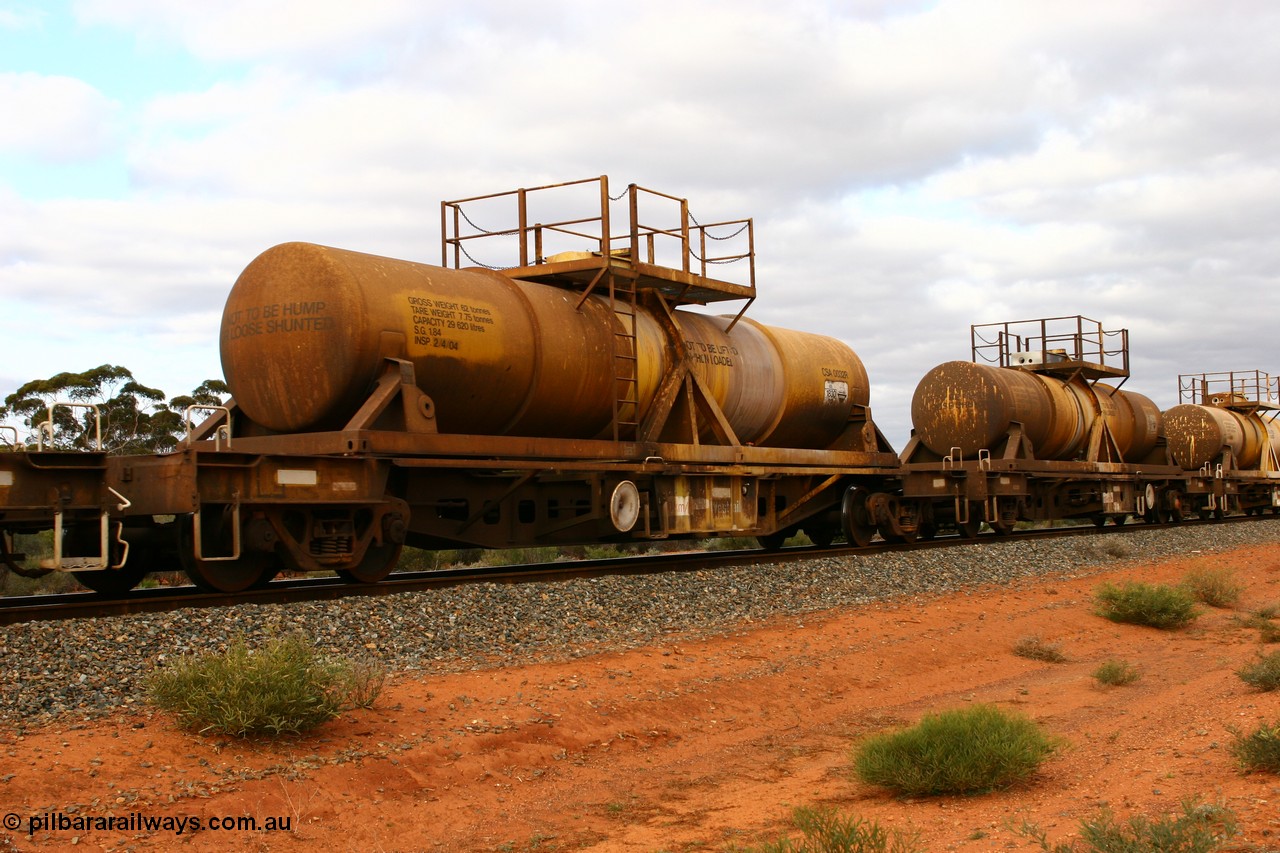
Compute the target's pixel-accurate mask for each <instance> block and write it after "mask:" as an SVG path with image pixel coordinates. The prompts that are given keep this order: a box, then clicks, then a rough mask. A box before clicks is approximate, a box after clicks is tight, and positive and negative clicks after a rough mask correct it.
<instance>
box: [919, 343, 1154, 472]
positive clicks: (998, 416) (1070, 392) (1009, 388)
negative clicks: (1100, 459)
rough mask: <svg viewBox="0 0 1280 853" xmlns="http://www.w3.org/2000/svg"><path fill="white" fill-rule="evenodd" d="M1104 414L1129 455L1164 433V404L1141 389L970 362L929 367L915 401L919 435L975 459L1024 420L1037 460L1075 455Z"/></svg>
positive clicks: (1136, 455)
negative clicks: (1128, 389)
mask: <svg viewBox="0 0 1280 853" xmlns="http://www.w3.org/2000/svg"><path fill="white" fill-rule="evenodd" d="M1099 419H1102V420H1103V421H1104V422H1105V423H1106V425H1107V427H1108V428H1109V430H1110V432H1111V435H1112V436H1113V437H1114V438H1115V441H1116V445H1117V447H1118V448H1119V450H1120V453H1121V457H1122V458H1123V459H1124V460H1126V461H1138V460H1140V459H1142V458H1143V457H1145V456H1146V455H1147V454H1148V453H1150V452H1151V450H1152V449H1153V448H1154V447H1155V444H1156V440H1157V438H1158V437H1159V433H1160V410H1159V409H1158V408H1157V407H1156V405H1155V403H1153V402H1152V401H1151V400H1150V399H1149V398H1147V397H1145V396H1143V395H1142V394H1137V393H1134V392H1132V391H1117V390H1115V389H1114V388H1111V387H1110V386H1107V385H1095V386H1090V385H1088V384H1087V383H1084V382H1081V381H1070V382H1068V381H1064V380H1062V379H1059V378H1057V377H1055V376H1049V375H1045V374H1039V373H1031V372H1029V371H1025V370H1017V369H1014V368H998V367H988V366H987V365H983V364H974V363H972V362H968V361H951V362H947V363H945V364H941V365H939V366H937V367H935V368H934V369H933V370H931V371H929V372H928V373H926V374H925V376H924V378H923V379H921V380H920V384H919V385H918V386H916V392H915V396H914V397H913V398H912V400H911V420H912V424H913V425H914V427H915V430H916V434H917V436H919V438H920V441H921V443H923V444H924V445H925V446H926V447H928V448H929V449H930V450H932V451H933V452H934V453H937V454H938V455H940V456H946V455H948V454H950V453H951V450H952V448H959V450H960V453H961V454H962V456H964V457H966V458H972V457H974V456H975V455H977V452H978V451H979V450H982V449H987V450H990V449H993V448H995V447H997V446H998V445H999V444H1000V442H1001V441H1002V440H1003V439H1004V436H1005V435H1007V433H1008V431H1009V428H1010V427H1011V426H1012V425H1013V424H1014V423H1021V424H1022V429H1023V434H1024V435H1025V436H1026V437H1027V438H1028V439H1029V440H1030V441H1031V444H1032V447H1033V449H1034V452H1035V458H1037V459H1043V460H1070V459H1075V458H1077V457H1078V456H1079V455H1080V453H1081V452H1082V451H1083V450H1084V449H1085V448H1086V446H1087V442H1088V440H1089V434H1090V431H1091V430H1092V429H1093V427H1094V424H1095V423H1096V422H1097V421H1098V420H1099Z"/></svg>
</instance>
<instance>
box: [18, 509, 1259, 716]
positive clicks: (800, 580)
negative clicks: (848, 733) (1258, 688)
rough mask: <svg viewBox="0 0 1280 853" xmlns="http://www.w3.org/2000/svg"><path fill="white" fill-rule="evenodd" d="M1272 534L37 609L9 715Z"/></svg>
mask: <svg viewBox="0 0 1280 853" xmlns="http://www.w3.org/2000/svg"><path fill="white" fill-rule="evenodd" d="M1278 540H1280V520H1276V519H1266V520H1258V521H1255V522H1253V523H1243V524H1228V525H1199V526H1188V527H1185V528H1180V529H1166V530H1150V531H1147V530H1136V531H1128V532H1125V533H1121V534H1111V535H1099V536H1084V537H1073V538H1064V539H1053V540H1039V541H1033V542H1017V541H1011V542H1002V543H999V544H994V545H987V544H974V545H963V546H958V547H952V548H936V549H927V550H919V551H902V552H892V553H883V554H876V555H872V556H857V557H838V558H837V557H826V558H817V559H813V560H807V561H802V562H787V563H781V564H779V563H773V562H768V557H767V555H764V554H762V555H761V562H760V563H757V564H755V565H750V566H737V567H731V568H724V567H717V568H714V569H708V570H704V571H694V572H673V573H667V574H658V575H635V576H613V577H603V578H592V579H574V580H567V581H559V582H550V583H546V582H538V583H525V584H493V583H480V584H474V585H469V586H462V587H455V588H451V589H445V590H438V591H433V592H422V593H404V594H397V595H387V596H380V597H355V598H349V599H345V600H341V601H325V602H306V603H299V604H290V605H251V604H246V605H241V606H238V607H228V608H217V609H209V610H176V611H171V612H168V613H152V614H132V615H127V616H118V617H111V618H100V619H74V620H69V621H65V622H33V623H28V624H22V625H13V626H10V627H8V628H5V629H4V631H3V635H0V674H2V677H3V682H2V683H0V723H3V724H5V725H14V724H22V723H36V722H44V721H47V720H48V719H49V718H50V717H52V716H64V715H65V716H69V717H72V718H92V717H97V716H101V715H103V714H106V713H110V712H113V711H116V710H120V709H122V708H124V709H128V708H137V707H141V706H142V705H143V704H144V703H145V699H144V697H143V692H142V683H143V679H144V677H145V675H146V674H147V673H148V672H149V671H150V670H151V669H152V668H154V667H155V666H157V665H158V664H163V662H164V661H166V660H171V659H173V658H174V657H176V656H178V655H183V654H189V653H192V652H200V651H207V650H216V649H222V648H225V647H226V645H227V643H228V642H229V641H230V640H232V639H233V638H235V637H244V638H245V639H246V640H247V641H248V642H249V643H250V645H251V646H252V645H255V644H257V643H260V642H261V641H262V640H263V639H265V638H267V637H270V636H273V635H280V634H287V633H292V632H302V633H303V634H304V635H305V636H307V637H308V638H310V639H311V640H312V641H313V642H314V643H315V645H316V647H317V648H319V649H320V650H322V651H324V652H326V653H332V654H342V655H362V654H367V655H372V656H374V657H376V658H378V659H379V660H381V661H382V662H383V663H385V664H386V666H387V667H388V669H389V670H391V671H392V672H425V673H432V672H446V671H458V670H466V669H473V668H480V667H486V666H502V665H507V664H513V663H522V662H531V661H542V660H560V659H565V658H568V657H573V656H579V655H583V654H587V653H589V652H591V651H598V650H601V649H608V648H619V647H633V646H637V645H642V644H648V643H652V642H654V641H656V640H660V639H661V638H663V637H669V636H670V635H672V634H676V633H678V634H680V635H682V636H690V635H699V634H707V633H715V632H721V631H726V630H731V629H735V628H738V627H741V625H742V623H745V622H753V621H759V620H762V619H767V618H770V617H775V616H780V615H794V614H802V613H809V612H813V611H819V610H826V609H829V608H834V607H843V606H851V605H858V604H865V603H868V602H871V601H877V600H884V599H890V598H901V597H909V596H920V595H926V596H929V595H938V594H942V593H947V592H951V591H954V590H957V589H960V588H962V587H966V586H971V585H982V584H1000V585H1008V584H1010V583H1013V582H1016V581H1019V580H1023V579H1026V578H1032V577H1036V576H1041V575H1054V574H1067V575H1081V574H1089V573H1091V572H1096V571H1101V570H1103V569H1113V568H1115V567H1116V566H1117V565H1118V564H1123V563H1125V562H1131V561H1144V562H1147V561H1152V560H1158V559H1160V558H1164V557H1171V556H1185V555H1190V554H1193V553H1196V552H1200V553H1209V552H1212V551H1219V550H1227V549H1231V548H1236V547H1240V546H1244V545H1251V544H1259V543H1265V542H1275V541H1278Z"/></svg>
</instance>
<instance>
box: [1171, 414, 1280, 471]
mask: <svg viewBox="0 0 1280 853" xmlns="http://www.w3.org/2000/svg"><path fill="white" fill-rule="evenodd" d="M1164 424H1165V435H1166V437H1167V439H1168V443H1169V454H1170V455H1171V456H1172V457H1173V461H1174V462H1175V463H1177V464H1178V465H1179V466H1180V467H1182V468H1186V469H1188V470H1198V469H1200V468H1201V467H1203V466H1204V465H1206V464H1208V463H1210V462H1214V461H1215V460H1217V459H1219V458H1220V457H1221V455H1222V453H1223V451H1224V450H1230V451H1231V455H1232V458H1233V460H1234V462H1233V466H1234V467H1235V468H1236V469H1244V470H1257V469H1258V467H1259V465H1260V464H1261V463H1263V462H1264V461H1265V460H1266V459H1267V453H1268V450H1271V451H1273V452H1274V451H1276V450H1280V424H1277V423H1276V422H1275V421H1272V420H1268V419H1266V418H1264V417H1262V416H1260V415H1259V414H1257V413H1256V412H1237V411H1233V410H1231V409H1220V408H1218V407H1216V406H1202V405H1196V404H1186V405H1182V406H1174V407H1173V408H1172V409H1169V410H1168V411H1166V412H1165V413H1164Z"/></svg>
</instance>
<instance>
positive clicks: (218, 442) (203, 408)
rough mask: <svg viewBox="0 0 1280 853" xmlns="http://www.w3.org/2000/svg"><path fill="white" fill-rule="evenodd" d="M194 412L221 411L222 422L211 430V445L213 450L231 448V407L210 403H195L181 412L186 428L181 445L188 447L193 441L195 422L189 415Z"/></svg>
mask: <svg viewBox="0 0 1280 853" xmlns="http://www.w3.org/2000/svg"><path fill="white" fill-rule="evenodd" d="M195 412H221V413H222V416H223V418H224V422H223V423H220V424H218V425H217V427H215V428H214V431H213V447H214V450H223V449H224V448H225V449H227V450H230V449H231V409H229V408H227V407H226V406H218V405H214V404H211V403H196V404H195V405H191V406H187V408H186V409H185V410H184V411H183V413H182V423H183V426H184V427H185V428H186V431H187V434H186V436H185V437H184V438H183V439H182V446H183V447H190V446H191V445H192V444H193V443H194V442H195V431H196V426H197V425H196V422H195V420H194V419H193V418H192V417H191V416H192V414H194V413H195Z"/></svg>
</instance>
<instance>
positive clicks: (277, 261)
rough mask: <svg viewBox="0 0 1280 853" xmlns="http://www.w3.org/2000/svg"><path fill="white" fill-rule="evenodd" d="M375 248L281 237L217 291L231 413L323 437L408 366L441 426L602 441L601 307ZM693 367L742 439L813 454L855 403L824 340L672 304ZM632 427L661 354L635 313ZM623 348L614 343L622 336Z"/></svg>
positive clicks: (655, 379) (852, 364) (649, 326)
mask: <svg viewBox="0 0 1280 853" xmlns="http://www.w3.org/2000/svg"><path fill="white" fill-rule="evenodd" d="M580 295H581V294H580V293H579V292H574V291H572V290H567V289H564V288H559V287H553V286H549V285H544V284H538V283H534V282H526V281H518V280H513V279H511V278H508V277H506V276H504V275H502V274H501V273H498V272H492V271H486V270H478V269H476V270H470V269H469V270H453V269H445V268H442V267H435V266H429V265H426V264H418V263H413V262H409V261H403V260H395V259H391V258H385V257H378V256H374V255H368V254H362V253H358V252H351V251H346V250H341V249H334V248H329V247H325V246H317V245H314V244H309V243H286V244H283V245H280V246H276V247H274V248H272V249H268V250H267V251H266V252H264V253H263V254H261V255H260V256H258V257H257V258H256V259H255V260H254V261H253V262H252V263H250V264H249V266H248V267H247V268H246V269H245V271H244V272H243V273H242V274H241V275H240V277H239V279H238V280H237V281H236V283H235V286H234V287H233V288H232V291H231V294H230V295H229V297H228V298H227V304H226V308H225V310H224V313H223V320H222V331H221V338H220V344H221V354H222V367H223V372H224V373H225V376H226V381H227V384H228V385H229V386H230V388H231V392H232V394H233V396H234V397H235V400H236V402H237V404H238V405H239V406H240V408H241V409H242V410H243V412H244V413H245V414H246V415H247V416H248V417H249V418H250V419H252V420H253V421H254V422H256V423H258V424H260V425H261V426H264V427H266V428H268V429H270V430H274V431H277V432H299V431H309V430H325V429H337V428H341V426H342V425H343V424H344V423H346V421H347V420H348V419H349V418H350V417H351V415H352V414H353V413H354V412H355V411H356V410H357V409H358V407H359V406H360V405H361V404H362V403H363V402H364V400H365V399H366V397H367V395H368V393H369V390H370V388H371V386H372V384H373V382H374V381H375V379H376V378H377V376H378V375H379V373H380V371H381V370H382V368H383V362H384V359H385V358H386V357H394V358H404V359H408V360H409V361H411V362H412V363H413V364H414V368H415V372H416V376H417V381H418V384H419V386H420V387H421V388H422V390H423V391H424V392H425V393H427V394H428V395H429V396H431V397H432V399H433V400H434V402H435V410H436V418H437V423H438V424H439V428H440V430H441V431H442V432H450V433H464V434H476V435H520V436H535V437H554V438H593V437H602V436H604V435H605V434H606V433H609V432H610V428H611V425H612V417H613V405H614V394H615V393H616V385H615V383H616V380H615V379H614V376H615V370H616V368H615V357H614V342H615V339H617V335H618V334H619V333H621V332H623V331H624V326H623V321H622V319H621V318H620V317H619V316H618V315H616V314H615V313H614V312H613V311H612V310H611V309H610V307H609V302H608V300H607V298H605V297H603V296H597V295H592V296H590V297H588V298H587V299H586V300H585V302H583V304H582V305H581V307H580V308H579V307H578V306H577V303H578V301H579V298H580ZM675 314H676V317H677V318H678V322H679V324H680V327H681V329H682V332H683V335H684V345H685V347H686V348H687V350H688V354H689V360H690V362H691V367H692V369H693V370H694V371H695V372H696V373H697V374H698V375H699V377H700V378H701V379H703V380H704V383H705V385H706V386H707V387H708V388H709V390H710V392H711V395H712V396H713V397H714V399H715V400H716V402H717V403H718V404H719V405H720V407H721V409H722V410H723V411H724V413H725V416H726V419H727V420H728V422H729V423H730V425H731V426H732V427H733V429H734V431H735V433H736V434H737V436H738V438H739V439H740V440H741V441H743V442H749V443H754V444H758V445H765V446H791V447H811V448H822V447H826V446H828V445H829V444H830V443H831V442H833V441H834V440H835V439H836V437H837V436H839V435H840V433H841V432H842V431H843V430H844V428H845V427H846V425H847V423H848V420H849V416H850V413H851V412H852V411H853V409H854V407H855V406H864V405H866V404H867V402H868V398H869V383H868V381H867V374H866V370H865V368H864V367H863V365H862V362H861V361H860V360H859V358H858V357H857V355H856V354H854V352H853V350H851V349H850V348H849V347H848V346H846V345H845V344H843V343H841V342H840V341H837V340H835V339H833V338H828V337H824V336H821V335H811V334H805V333H802V332H794V331H790V330H786V329H777V328H772V327H768V326H764V325H761V324H758V323H754V322H752V321H749V320H742V321H740V322H738V323H737V324H736V325H734V326H733V328H732V329H731V330H728V331H726V329H728V327H729V324H730V319H729V318H724V317H712V316H708V315H704V314H696V313H693V312H687V311H676V312H675ZM635 331H636V337H635V347H634V348H635V354H636V359H637V383H636V384H637V388H636V391H637V399H638V401H639V403H638V405H639V408H640V412H639V414H640V417H638V418H630V420H636V421H639V420H642V419H643V416H644V414H645V413H646V412H647V411H648V410H649V407H650V405H651V404H652V402H653V399H654V396H655V395H656V393H657V391H658V388H659V385H660V383H661V381H662V379H663V377H664V376H665V375H666V374H667V372H668V371H669V370H670V369H671V368H672V364H671V360H672V359H673V357H674V356H673V353H674V349H673V346H672V342H671V341H669V340H668V336H667V333H666V332H665V331H664V325H663V324H662V323H661V322H660V321H659V319H658V318H657V317H655V316H653V315H652V314H651V313H649V312H648V311H646V310H644V309H643V308H642V309H641V310H640V312H639V313H638V314H637V317H636V330H635ZM622 340H625V338H623V339H622Z"/></svg>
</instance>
